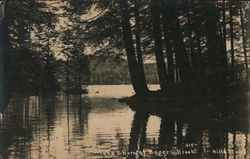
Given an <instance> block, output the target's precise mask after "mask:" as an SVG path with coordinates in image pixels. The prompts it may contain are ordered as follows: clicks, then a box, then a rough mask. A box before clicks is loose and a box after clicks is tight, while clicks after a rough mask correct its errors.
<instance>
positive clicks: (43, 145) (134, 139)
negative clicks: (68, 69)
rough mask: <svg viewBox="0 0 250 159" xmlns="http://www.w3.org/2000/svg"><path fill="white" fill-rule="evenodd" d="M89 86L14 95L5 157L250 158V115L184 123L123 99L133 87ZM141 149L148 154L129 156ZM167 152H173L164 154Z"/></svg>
mask: <svg viewBox="0 0 250 159" xmlns="http://www.w3.org/2000/svg"><path fill="white" fill-rule="evenodd" d="M88 89H89V94H88V95H82V96H69V97H68V96H64V95H57V96H55V97H53V96H50V97H35V96H30V97H25V98H24V97H14V98H13V99H12V100H11V102H10V104H9V106H8V108H7V111H6V115H5V117H4V118H3V117H1V118H2V119H1V120H0V122H1V123H0V125H1V129H0V154H1V157H2V158H10V159H13V158H24V159H26V158H28V159H29V158H30V159H38V158H43V159H49V158H58V159H71V158H72V159H78V158H83V159H84V158H86V159H88V158H178V159H179V158H190V159H192V158H208V159H214V158H220V159H222V158H223V159H224V158H225V159H249V158H250V154H249V153H250V150H249V149H250V148H249V145H250V139H249V138H250V133H249V129H248V124H249V123H248V122H247V121H248V119H249V117H246V119H242V118H244V117H242V116H244V115H242V116H241V118H240V120H239V121H240V124H238V123H237V122H236V121H235V120H234V121H235V122H236V123H234V121H233V122H232V121H230V122H229V123H228V122H227V123H228V125H226V126H223V125H225V123H224V122H223V121H217V120H216V119H217V118H216V117H214V119H212V120H211V121H209V122H208V121H201V120H200V118H197V120H192V121H185V120H184V121H183V120H182V121H180V120H178V118H175V117H172V118H168V116H159V115H157V114H156V115H153V114H154V113H150V112H144V111H143V110H142V111H133V110H132V109H131V108H130V107H129V106H128V105H126V104H124V103H120V102H119V101H118V99H119V98H122V97H128V96H131V95H133V91H132V87H131V86H127V85H118V86H117V85H112V86H89V87H88ZM151 89H158V86H156V85H152V86H151ZM249 97H250V96H249ZM217 116H218V114H217ZM218 120H219V119H218ZM235 125H239V126H235ZM138 150H141V152H142V151H144V153H141V154H140V155H139V153H140V152H138V153H137V154H136V155H132V154H125V152H133V151H138ZM151 151H155V152H157V154H152V152H151ZM162 151H165V152H164V153H171V154H168V155H165V157H162V156H164V155H162V154H161V152H162ZM111 153H115V154H111ZM119 153H123V154H119ZM181 153H182V154H181ZM185 153H186V154H185ZM188 153H190V154H188ZM142 155H144V157H142Z"/></svg>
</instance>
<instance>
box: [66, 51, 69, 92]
mask: <svg viewBox="0 0 250 159" xmlns="http://www.w3.org/2000/svg"><path fill="white" fill-rule="evenodd" d="M66 81H67V91H69V57H68V56H67V61H66Z"/></svg>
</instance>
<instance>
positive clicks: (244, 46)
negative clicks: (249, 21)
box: [240, 8, 248, 81]
mask: <svg viewBox="0 0 250 159" xmlns="http://www.w3.org/2000/svg"><path fill="white" fill-rule="evenodd" d="M240 22H241V32H242V44H243V51H244V60H245V67H246V80H247V81H248V59H247V47H246V35H245V25H244V24H245V21H244V18H243V13H242V8H240Z"/></svg>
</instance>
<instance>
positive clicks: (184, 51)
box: [1, 0, 249, 94]
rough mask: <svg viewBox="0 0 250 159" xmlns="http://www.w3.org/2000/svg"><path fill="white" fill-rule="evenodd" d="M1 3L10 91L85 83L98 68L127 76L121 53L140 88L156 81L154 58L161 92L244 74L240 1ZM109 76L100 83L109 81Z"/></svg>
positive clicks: (243, 12) (139, 90) (244, 40)
mask: <svg viewBox="0 0 250 159" xmlns="http://www.w3.org/2000/svg"><path fill="white" fill-rule="evenodd" d="M17 6H18V9H16V8H17ZM1 7H2V14H1V16H2V17H4V18H1V30H5V32H4V34H5V35H4V36H1V38H2V40H3V42H2V43H4V44H1V47H2V48H3V49H2V50H1V55H6V56H1V60H3V59H7V61H8V62H6V64H7V65H8V66H7V65H6V66H5V65H4V66H5V67H6V68H9V69H8V70H9V71H5V72H7V73H8V75H7V76H8V78H9V81H10V82H9V83H10V85H9V87H10V90H11V92H17V93H20V92H32V93H33V94H38V93H42V94H46V93H47V92H56V91H58V90H64V91H67V92H72V91H73V92H75V91H76V92H77V91H79V90H81V85H82V84H88V83H89V81H90V80H92V84H94V83H95V82H93V81H95V80H93V79H94V78H99V77H98V76H96V75H95V74H96V72H95V70H101V71H99V73H100V75H101V74H102V73H107V71H105V69H110V68H113V69H112V70H113V72H112V73H111V74H112V76H113V77H114V79H118V78H120V79H124V82H122V83H129V82H128V81H129V80H128V79H127V70H125V68H124V66H125V64H124V60H123V59H125V58H124V57H126V58H127V63H128V65H127V66H128V70H129V74H130V81H131V83H132V85H133V87H134V90H135V92H136V93H137V94H145V93H147V92H148V87H147V84H150V83H153V82H151V81H150V80H149V78H148V77H149V76H152V75H150V74H149V75H148V72H147V71H145V68H144V67H145V64H144V59H145V58H150V59H151V60H152V61H155V62H156V66H157V67H156V71H157V74H158V75H157V76H158V77H157V78H156V79H158V80H159V83H160V86H161V90H162V91H163V92H171V91H173V90H176V89H179V88H187V89H191V88H192V87H193V85H199V86H201V88H202V89H203V88H204V87H203V86H205V87H207V86H208V84H209V85H210V86H213V87H217V85H222V84H223V85H228V84H232V83H233V82H234V81H235V80H236V79H242V78H245V79H247V77H248V71H247V69H248V52H249V45H248V44H249V38H248V35H249V30H248V29H247V28H248V27H247V23H248V14H247V7H248V6H247V3H245V2H244V1H235V0H234V1H233V0H207V1H200V0H177V1H174V0H151V1H144V0H114V1H111V0H110V1H91V0H70V1H62V2H57V1H46V2H45V1H34V0H31V1H3V3H2V4H1ZM3 46H4V47H3ZM86 48H95V49H94V50H95V51H92V52H89V51H86V50H87V49H86ZM86 53H92V54H93V55H91V57H88V56H87V55H86ZM107 55H108V56H109V57H111V58H110V59H109V60H110V61H107V62H108V63H110V65H107V63H105V62H104V61H105V60H101V62H100V63H103V65H105V66H103V67H101V66H100V63H98V65H97V66H96V67H95V65H96V64H93V63H95V60H92V62H93V63H92V64H91V62H90V61H89V58H92V56H98V57H96V58H97V59H98V58H99V57H101V58H102V57H103V59H105V58H104V57H106V56H107ZM112 59H117V60H116V62H112V61H114V60H112ZM5 61H6V60H5ZM111 63H112V65H113V66H111ZM152 66H153V65H152ZM1 67H2V66H1ZM147 67H149V66H147ZM153 69H154V67H152V68H147V69H146V70H150V71H149V72H152V71H151V70H153ZM90 71H91V72H90ZM91 73H93V75H91ZM119 73H120V74H119ZM5 74H6V73H5ZM101 76H102V75H101ZM107 76H109V75H106V76H103V78H106V77H107ZM112 76H110V79H108V78H107V79H105V80H103V82H100V83H104V82H106V81H108V80H112V81H113V80H114V79H112V78H113V77H112ZM116 76H117V77H116ZM150 78H151V77H150ZM154 79H155V78H154ZM97 80H99V81H101V79H97ZM107 83H109V82H107ZM207 88H208V87H207Z"/></svg>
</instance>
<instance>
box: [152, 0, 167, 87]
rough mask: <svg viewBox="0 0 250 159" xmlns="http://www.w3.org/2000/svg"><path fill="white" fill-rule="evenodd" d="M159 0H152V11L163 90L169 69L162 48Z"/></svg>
mask: <svg viewBox="0 0 250 159" xmlns="http://www.w3.org/2000/svg"><path fill="white" fill-rule="evenodd" d="M159 8H160V6H159V1H158V0H152V1H151V13H152V21H153V36H154V42H155V56H156V63H157V70H158V76H159V82H160V87H161V90H162V91H164V92H165V91H167V70H166V65H165V61H164V56H163V50H162V35H161V34H162V31H161V18H160V11H159Z"/></svg>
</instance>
